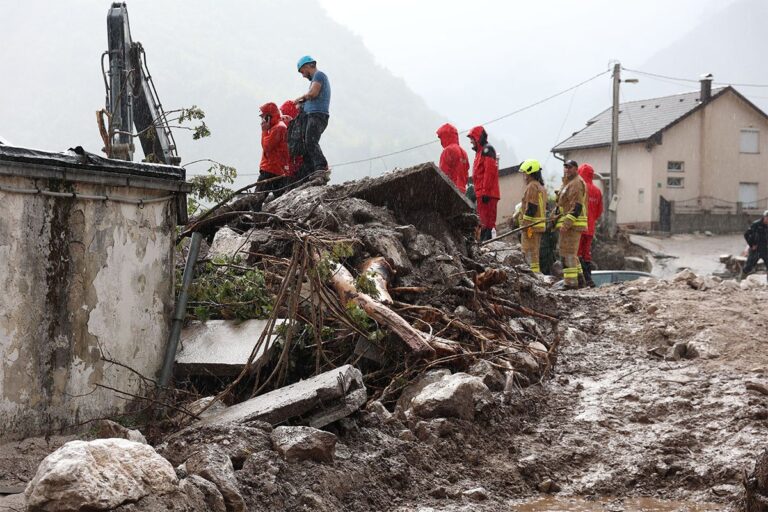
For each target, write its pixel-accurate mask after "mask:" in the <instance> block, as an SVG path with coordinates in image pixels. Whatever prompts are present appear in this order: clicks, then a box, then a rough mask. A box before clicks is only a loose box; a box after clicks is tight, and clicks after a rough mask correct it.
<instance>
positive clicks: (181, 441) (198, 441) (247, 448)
mask: <svg viewBox="0 0 768 512" xmlns="http://www.w3.org/2000/svg"><path fill="white" fill-rule="evenodd" d="M271 431H272V426H271V425H270V424H269V423H264V422H261V421H253V422H250V423H248V424H247V425H242V424H238V423H230V424H225V425H206V424H203V425H200V424H195V425H192V426H190V427H187V428H185V429H183V430H181V431H179V432H176V433H174V434H173V435H171V436H170V437H168V438H167V439H166V440H165V441H164V442H163V443H162V444H161V445H159V446H158V447H157V452H158V453H159V454H161V455H162V456H163V457H165V458H166V459H168V460H169V461H170V462H171V464H173V465H174V466H178V465H179V464H181V463H183V462H184V461H185V460H187V459H188V458H189V457H190V456H191V455H192V454H194V453H195V452H196V451H198V450H199V449H200V448H201V447H203V446H215V447H217V448H219V449H220V450H221V451H223V452H224V453H225V454H226V455H227V456H228V457H229V458H230V459H231V460H232V463H233V464H234V465H235V466H236V467H241V466H242V464H243V462H244V461H245V459H247V458H248V456H249V455H251V454H252V453H256V452H260V451H262V450H269V449H271V448H272V442H271V440H270V438H269V433H270V432H271Z"/></svg>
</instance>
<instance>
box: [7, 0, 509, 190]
mask: <svg viewBox="0 0 768 512" xmlns="http://www.w3.org/2000/svg"><path fill="white" fill-rule="evenodd" d="M109 5H110V4H109V3H108V2H100V1H96V0H72V1H67V2H44V3H37V2H33V3H25V2H5V3H4V5H3V14H2V16H0V34H2V41H3V44H2V45H0V62H2V63H3V64H2V65H3V69H4V72H3V73H2V78H0V135H2V136H4V137H5V138H6V139H8V140H9V141H11V142H12V143H15V144H17V145H23V146H31V147H38V148H42V149H48V150H53V151H61V150H65V149H67V148H68V147H71V146H75V145H82V146H83V147H85V148H86V149H88V150H89V151H92V152H94V153H98V152H99V151H100V148H101V142H100V138H99V135H98V130H97V127H96V123H95V116H94V112H95V111H96V110H97V109H99V108H101V107H102V105H103V103H104V87H103V79H102V76H101V69H100V63H99V59H100V56H101V53H102V52H103V51H104V50H106V45H107V43H106V38H107V35H106V15H107V10H108V7H109ZM128 11H129V14H130V18H131V30H132V35H133V38H134V40H136V41H140V42H142V44H143V45H144V48H145V50H146V53H147V59H148V64H149V69H150V72H151V73H152V76H153V79H154V81H155V84H156V85H157V89H158V92H159V94H160V99H161V100H162V102H163V104H164V106H165V107H166V109H172V108H178V107H181V106H190V105H193V104H196V105H198V106H200V107H201V108H203V110H205V112H206V114H207V118H206V122H207V123H208V125H209V126H210V128H211V132H212V136H211V137H210V138H209V139H205V140H201V141H195V142H193V141H191V137H189V135H188V134H187V133H184V132H179V133H178V134H177V141H178V143H179V152H180V154H181V155H182V159H183V161H184V162H190V161H193V160H197V159H201V158H212V159H215V160H219V161H221V162H224V163H227V164H230V165H233V166H235V167H237V168H238V170H239V172H240V174H241V175H242V179H241V180H238V182H239V183H240V182H241V183H245V182H247V181H248V180H249V179H250V177H249V176H247V175H248V174H251V173H256V172H257V171H258V162H259V158H260V155H261V150H260V143H259V136H260V129H259V118H258V107H259V106H260V105H261V104H263V103H265V102H267V101H275V102H276V103H278V105H279V104H280V103H282V102H283V101H284V100H286V99H292V98H295V97H297V96H299V95H300V94H302V93H304V92H305V91H306V89H307V87H308V86H309V83H308V82H307V81H306V80H305V79H303V78H302V77H301V75H299V74H298V73H297V72H296V67H295V65H296V61H297V59H298V57H300V56H301V55H304V54H311V55H313V56H314V57H315V58H316V59H317V60H318V67H319V68H320V69H322V70H323V71H325V72H326V73H327V74H328V76H329V78H330V80H331V83H332V91H333V98H332V102H331V121H330V124H329V127H328V130H327V131H326V133H325V135H324V136H323V147H324V149H325V152H326V155H327V157H328V160H329V161H330V163H331V165H332V166H333V165H334V164H339V163H342V162H347V161H350V160H357V159H365V158H368V157H371V156H375V155H379V154H382V153H387V152H391V151H397V150H400V149H402V148H405V147H410V146H414V145H418V144H421V143H425V142H429V141H431V140H434V141H435V143H434V144H432V145H429V146H427V147H425V148H422V149H419V150H415V151H410V152H406V153H403V154H400V155H396V156H392V157H387V158H384V159H377V160H375V161H372V162H369V163H364V164H358V165H350V166H338V167H334V172H333V178H334V180H335V181H341V180H345V179H350V178H353V177H360V176H365V175H367V174H379V173H381V172H382V171H384V170H388V169H392V168H393V167H395V166H404V165H409V164H412V163H417V162H422V161H425V160H436V159H437V158H438V157H439V151H440V145H439V143H437V138H436V136H435V130H436V128H437V127H438V126H440V124H442V123H443V122H445V121H446V119H444V118H443V117H442V116H441V115H439V114H438V113H436V112H434V111H431V110H430V109H429V108H428V107H427V106H426V104H425V102H424V101H423V99H422V98H420V97H419V96H417V95H416V94H414V93H413V92H412V91H411V90H410V89H409V88H408V87H407V86H406V84H405V82H404V81H403V80H402V79H400V78H397V77H395V76H393V75H392V73H390V72H389V71H388V70H387V69H385V68H384V67H382V66H380V65H378V64H377V63H376V61H375V59H374V57H373V55H371V53H370V52H369V51H368V50H367V49H366V48H365V46H364V45H363V43H362V41H361V40H360V38H359V37H357V36H356V35H354V34H353V33H352V32H351V31H349V30H348V29H346V28H344V27H343V26H341V25H339V24H338V23H336V22H334V21H333V20H331V19H330V18H329V17H328V16H327V15H326V13H325V12H324V11H323V9H322V8H321V7H320V5H319V4H318V3H317V1H316V0H295V1H291V2H272V1H268V0H228V1H227V2H214V1H213V0H188V1H184V2H170V1H163V2H156V1H149V0H136V1H129V2H128ZM393 37H396V33H394V32H393ZM464 140H466V139H464ZM463 144H464V146H465V148H466V149H467V150H469V144H467V143H464V142H463ZM498 145H499V146H501V147H500V148H499V151H500V152H501V153H502V154H507V155H509V154H511V152H510V151H509V150H508V149H506V148H505V147H503V145H501V144H498ZM203 169H204V167H202V166H201V165H194V166H191V167H190V168H189V171H190V172H192V173H195V172H201V171H202V170H203Z"/></svg>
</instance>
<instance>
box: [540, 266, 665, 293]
mask: <svg viewBox="0 0 768 512" xmlns="http://www.w3.org/2000/svg"><path fill="white" fill-rule="evenodd" d="M643 277H653V276H652V275H651V274H649V273H648V272H640V271H638V270H593V271H592V280H593V281H594V282H595V286H605V285H607V284H612V283H623V282H625V281H634V280H635V279H642V278H643ZM564 286H565V283H564V282H563V281H558V282H556V283H555V284H553V285H552V288H555V289H557V290H560V289H562V288H563V287H564Z"/></svg>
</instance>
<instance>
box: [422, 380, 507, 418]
mask: <svg viewBox="0 0 768 512" xmlns="http://www.w3.org/2000/svg"><path fill="white" fill-rule="evenodd" d="M491 403H493V396H492V395H491V391H490V390H489V389H488V386H486V385H485V384H483V381H482V380H480V379H479V378H478V377H474V376H472V375H468V374H466V373H455V374H453V375H449V376H447V377H444V378H442V379H440V380H439V381H437V382H434V383H432V384H430V385H428V386H427V387H425V388H424V389H423V390H422V391H421V392H420V393H419V394H418V395H416V396H415V397H414V398H413V400H412V401H411V410H412V411H413V412H414V413H415V414H416V415H417V416H419V417H422V418H445V417H448V418H462V419H466V420H471V419H474V417H475V413H476V412H478V411H481V410H482V409H484V408H485V407H486V406H488V405H490V404H491Z"/></svg>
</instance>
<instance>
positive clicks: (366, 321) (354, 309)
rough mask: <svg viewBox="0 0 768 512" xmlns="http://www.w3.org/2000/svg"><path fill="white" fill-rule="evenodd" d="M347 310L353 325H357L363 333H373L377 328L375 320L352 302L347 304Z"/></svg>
mask: <svg viewBox="0 0 768 512" xmlns="http://www.w3.org/2000/svg"><path fill="white" fill-rule="evenodd" d="M345 309H346V311H347V316H348V317H349V319H350V320H352V323H353V324H355V325H356V326H357V327H358V328H359V329H360V330H361V331H371V330H373V328H374V327H375V324H374V322H373V320H371V317H369V316H368V314H367V313H366V312H365V311H363V308H361V307H360V306H358V305H357V304H355V303H354V302H352V301H349V302H347V304H346V306H345Z"/></svg>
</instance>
